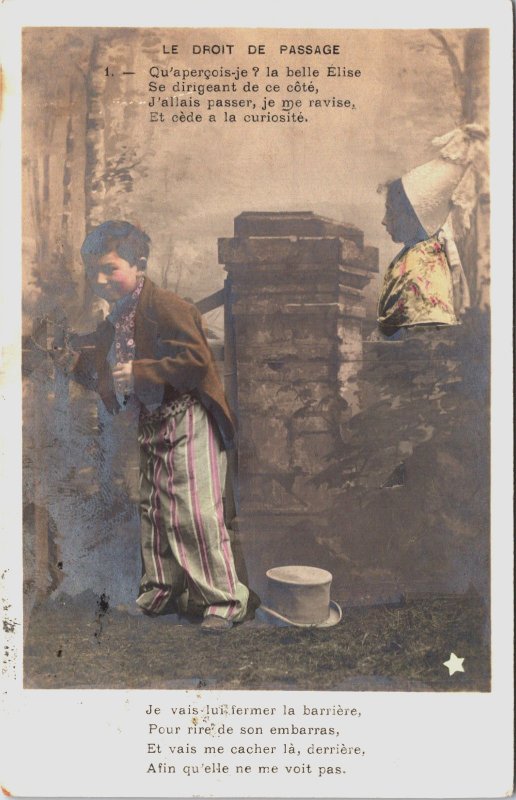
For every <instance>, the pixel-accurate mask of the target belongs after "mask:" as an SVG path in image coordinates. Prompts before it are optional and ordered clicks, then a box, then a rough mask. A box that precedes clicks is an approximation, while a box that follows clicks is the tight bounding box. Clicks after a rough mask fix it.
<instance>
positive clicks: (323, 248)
mask: <svg viewBox="0 0 516 800" xmlns="http://www.w3.org/2000/svg"><path fill="white" fill-rule="evenodd" d="M218 249H219V263H221V264H224V265H225V266H226V267H227V269H228V272H229V273H230V275H231V277H232V278H234V277H235V276H236V275H237V274H238V272H237V270H235V269H232V267H233V266H236V267H237V269H238V267H239V266H240V267H244V268H245V269H246V270H249V271H251V269H252V268H253V267H254V266H256V265H264V264H272V265H278V264H286V265H288V266H289V267H290V268H291V269H295V268H296V267H297V266H302V265H307V264H317V265H319V266H320V267H321V268H324V266H325V265H330V266H331V265H337V264H339V263H340V262H342V261H343V260H345V259H346V258H348V259H350V260H352V259H354V258H358V257H359V254H360V250H359V249H358V247H357V245H356V244H355V243H354V242H352V241H349V240H346V239H327V238H326V239H318V238H313V239H290V238H287V237H278V238H263V239H262V238H257V239H219V240H218Z"/></svg>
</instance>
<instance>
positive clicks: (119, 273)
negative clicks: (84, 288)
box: [88, 250, 141, 303]
mask: <svg viewBox="0 0 516 800" xmlns="http://www.w3.org/2000/svg"><path fill="white" fill-rule="evenodd" d="M140 275H141V272H140V271H139V269H138V267H137V266H136V264H130V263H129V262H128V261H126V260H125V259H124V258H121V257H120V256H119V255H118V253H117V252H116V251H115V250H113V251H112V252H111V253H106V255H104V256H101V257H100V258H99V259H98V261H97V263H96V266H95V267H93V268H91V269H89V270H88V280H89V281H90V283H91V285H92V287H93V291H94V292H95V294H96V295H98V296H99V297H102V299H103V300H107V301H108V303H114V302H116V301H117V300H120V299H121V298H122V297H125V295H126V294H131V292H134V290H135V289H136V284H137V283H138V278H139V277H140Z"/></svg>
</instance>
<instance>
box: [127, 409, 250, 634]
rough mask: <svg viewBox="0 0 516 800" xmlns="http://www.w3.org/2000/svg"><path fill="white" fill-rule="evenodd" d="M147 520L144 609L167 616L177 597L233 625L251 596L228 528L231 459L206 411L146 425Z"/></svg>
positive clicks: (142, 440)
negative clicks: (225, 491)
mask: <svg viewBox="0 0 516 800" xmlns="http://www.w3.org/2000/svg"><path fill="white" fill-rule="evenodd" d="M138 441H139V444H140V517H141V547H142V560H143V576H142V579H141V583H140V593H139V596H138V599H137V603H138V605H139V606H140V607H141V608H143V609H144V610H146V611H148V612H151V613H156V614H159V613H160V612H161V611H163V610H164V609H165V607H166V605H167V603H168V602H169V601H170V600H171V598H175V600H176V602H177V604H178V606H179V610H180V611H182V612H184V611H186V610H187V609H188V610H190V611H191V610H192V609H195V610H196V611H197V613H200V614H202V615H203V616H208V615H215V616H219V617H224V618H226V619H230V620H231V621H233V622H238V621H240V620H242V619H243V618H244V616H245V613H246V607H247V600H248V597H249V591H248V589H247V587H246V586H244V584H242V583H240V581H239V580H238V577H237V575H236V571H235V564H234V560H233V553H232V550H231V543H230V540H229V535H228V532H227V529H226V526H225V523H224V515H223V506H222V488H221V475H222V474H224V469H223V467H225V453H224V452H223V451H222V449H221V446H220V444H219V438H218V431H216V430H215V429H214V425H213V423H212V421H211V419H210V417H209V416H208V414H207V412H206V410H205V409H204V407H203V406H202V405H201V404H200V403H198V402H194V403H193V404H192V405H190V406H188V407H187V408H185V409H183V410H181V411H180V412H179V413H177V414H175V415H174V416H168V417H166V416H163V417H159V416H158V418H157V419H156V418H154V417H153V418H152V419H151V420H148V419H145V418H144V417H143V418H141V419H140V425H139V432H138Z"/></svg>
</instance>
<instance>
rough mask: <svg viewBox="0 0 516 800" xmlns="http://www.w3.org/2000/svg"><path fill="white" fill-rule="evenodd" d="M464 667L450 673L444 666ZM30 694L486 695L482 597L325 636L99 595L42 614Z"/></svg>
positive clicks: (47, 607)
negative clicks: (215, 620)
mask: <svg viewBox="0 0 516 800" xmlns="http://www.w3.org/2000/svg"><path fill="white" fill-rule="evenodd" d="M451 653H455V654H456V655H457V656H458V657H459V658H464V662H463V666H464V672H456V673H455V674H454V675H449V672H448V669H447V668H446V667H445V666H444V663H443V662H445V661H447V660H448V659H449V657H450V654H451ZM24 669H25V686H26V687H27V688H41V689H58V688H69V689H73V688H84V689H87V688H98V689H147V688H154V689H192V688H195V689H200V688H206V689H284V690H288V689H294V690H351V691H361V690H363V691H366V690H367V691H375V690H379V691H389V690H397V691H489V688H490V677H489V675H490V669H489V645H488V616H487V613H486V609H485V606H484V604H483V603H482V601H481V599H480V598H478V597H477V596H469V595H468V596H461V597H447V598H442V597H441V598H432V599H420V600H416V599H414V600H410V601H404V602H401V603H400V604H398V605H396V606H375V607H368V608H344V609H343V617H342V620H341V622H340V623H339V624H338V625H336V626H334V627H332V628H327V629H315V628H312V629H302V628H296V627H291V626H288V627H276V626H274V625H270V624H266V623H265V622H264V620H263V618H262V617H261V612H260V611H258V613H257V616H256V618H255V619H254V620H251V621H249V622H245V623H243V624H241V625H237V626H235V627H234V628H232V629H231V630H230V631H226V632H224V633H219V634H206V633H203V632H202V631H201V629H200V628H199V625H198V624H194V623H192V622H187V621H179V620H178V618H177V617H176V616H175V615H165V616H162V617H158V618H149V617H147V616H143V615H141V614H139V613H134V610H133V609H127V608H118V609H117V608H111V607H110V605H109V599H108V598H106V597H104V596H102V597H101V598H95V597H94V596H93V595H88V596H86V597H83V596H81V597H80V598H75V599H72V598H60V599H59V600H54V601H50V600H48V601H46V602H45V603H42V604H40V605H38V606H36V607H35V608H34V609H33V611H32V614H31V618H30V622H29V624H28V626H27V631H26V641H25V661H24Z"/></svg>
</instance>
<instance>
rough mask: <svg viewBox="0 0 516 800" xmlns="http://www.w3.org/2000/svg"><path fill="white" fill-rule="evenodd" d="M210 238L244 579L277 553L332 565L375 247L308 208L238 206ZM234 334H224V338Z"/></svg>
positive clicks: (278, 557) (280, 558)
mask: <svg viewBox="0 0 516 800" xmlns="http://www.w3.org/2000/svg"><path fill="white" fill-rule="evenodd" d="M234 230H235V236H234V238H231V239H219V261H220V262H221V263H223V264H224V265H225V268H226V270H227V273H228V282H229V284H230V286H231V295H230V305H231V308H230V309H226V319H227V320H228V319H230V320H231V326H232V330H231V331H229V332H228V331H227V332H226V336H228V333H229V335H230V337H231V342H232V347H231V352H232V356H231V358H232V359H234V362H235V363H234V364H226V373H228V374H231V375H232V376H233V377H232V384H231V395H232V401H233V404H234V405H235V406H236V410H237V414H238V419H239V450H238V485H239V498H240V504H239V513H238V516H237V523H238V528H239V533H240V538H241V541H242V544H243V549H244V555H245V557H246V561H247V568H248V571H249V574H250V578H251V583H252V585H253V586H255V587H256V588H257V589H258V590H260V588H261V587H262V586H263V582H264V575H265V571H266V570H267V569H269V568H270V567H272V566H277V565H278V564H282V563H306V564H312V565H314V566H321V567H326V568H330V569H331V554H329V553H328V548H326V547H322V546H321V545H320V544H319V543H318V536H320V535H323V532H324V530H325V528H327V525H328V519H327V512H328V509H329V492H328V489H322V488H319V487H317V486H316V485H315V484H314V482H313V481H312V478H313V476H314V475H315V474H319V473H320V472H321V471H322V470H323V469H324V467H325V465H327V463H328V462H327V459H328V457H329V456H330V455H331V453H332V451H333V450H334V447H335V442H336V431H338V425H339V424H340V422H341V421H342V420H343V419H344V420H345V419H346V418H347V417H348V416H351V415H352V414H353V413H355V412H356V411H357V410H358V409H359V407H360V392H359V387H358V384H357V380H356V375H357V372H358V370H359V368H360V361H361V357H362V331H361V326H362V320H363V318H364V317H365V300H364V296H363V289H364V287H365V286H366V285H367V284H368V282H369V281H370V280H371V278H372V277H373V273H375V272H377V271H378V252H377V250H376V249H375V248H372V247H364V243H363V233H362V231H360V230H359V229H358V228H356V227H355V226H353V225H349V224H347V223H338V222H334V221H333V220H328V219H325V218H323V217H319V216H316V215H314V214H313V213H312V212H296V213H267V212H264V213H247V212H246V213H243V214H241V215H240V216H238V217H237V218H236V219H235V228H234ZM233 336H234V338H233Z"/></svg>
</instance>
